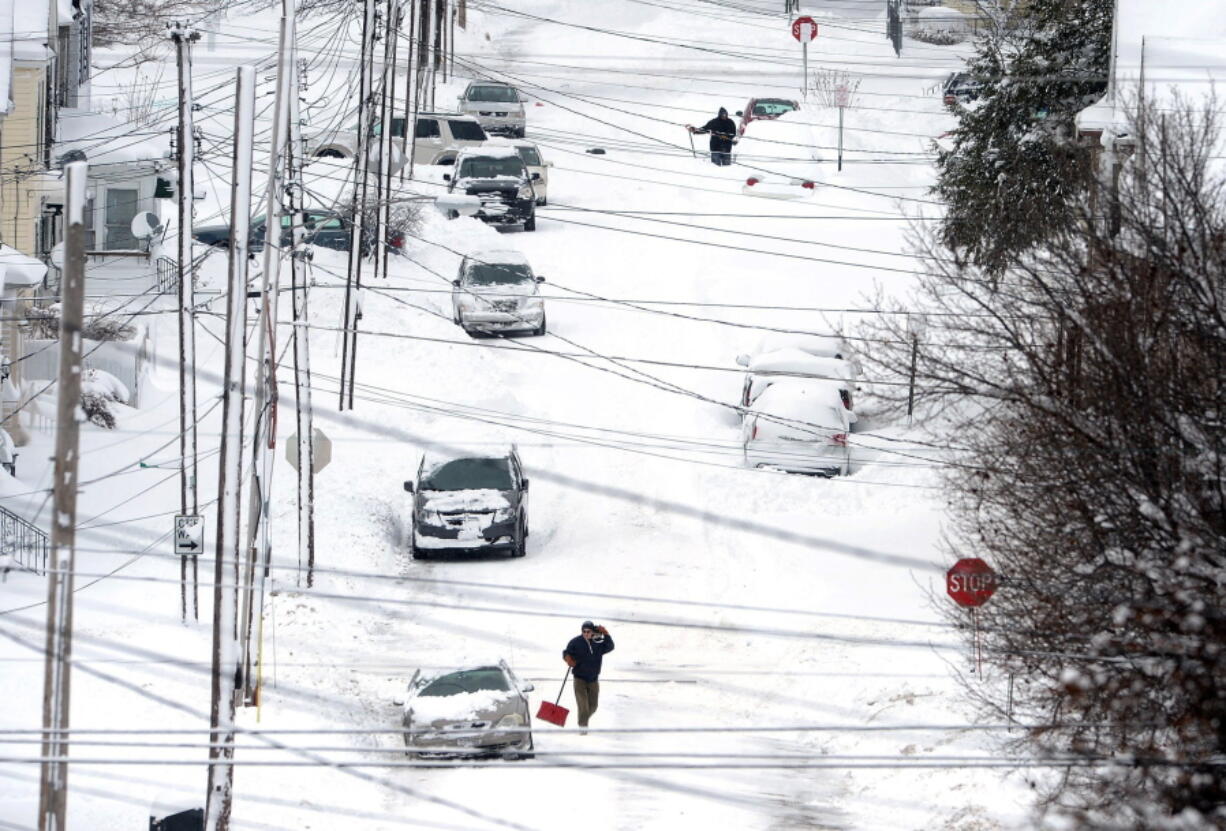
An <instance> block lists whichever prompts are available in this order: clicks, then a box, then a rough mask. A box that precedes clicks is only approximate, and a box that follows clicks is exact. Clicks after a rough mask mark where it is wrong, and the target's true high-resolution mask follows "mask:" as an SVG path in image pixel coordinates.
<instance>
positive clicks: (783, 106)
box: [736, 98, 800, 135]
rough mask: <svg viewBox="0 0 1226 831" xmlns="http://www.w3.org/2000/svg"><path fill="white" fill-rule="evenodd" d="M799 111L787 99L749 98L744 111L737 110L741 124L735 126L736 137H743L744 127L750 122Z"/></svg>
mask: <svg viewBox="0 0 1226 831" xmlns="http://www.w3.org/2000/svg"><path fill="white" fill-rule="evenodd" d="M799 109H800V104H798V103H797V102H795V101H792V100H789V99H787V98H750V99H749V103H748V104H746V105H745V109H743V110H737V112H736V114H737V117H738V118H740V119H741V123H740V124H739V125H738V126H737V135H744V133H745V127H746V125H748V124H749V122H751V121H758V120H761V119H772V118H778V117H779V116H781V115H783V114H784V113H790V112H794V111H796V110H799Z"/></svg>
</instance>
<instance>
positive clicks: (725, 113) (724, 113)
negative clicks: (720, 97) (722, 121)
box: [719, 107, 728, 118]
mask: <svg viewBox="0 0 1226 831" xmlns="http://www.w3.org/2000/svg"><path fill="white" fill-rule="evenodd" d="M719 115H720V118H727V117H728V111H727V110H726V109H724V108H723V107H720V108H719Z"/></svg>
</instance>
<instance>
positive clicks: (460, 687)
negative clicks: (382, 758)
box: [401, 659, 535, 760]
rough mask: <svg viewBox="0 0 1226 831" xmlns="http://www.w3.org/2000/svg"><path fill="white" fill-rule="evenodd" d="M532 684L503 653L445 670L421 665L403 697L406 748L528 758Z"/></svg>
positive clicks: (438, 754) (413, 753)
mask: <svg viewBox="0 0 1226 831" xmlns="http://www.w3.org/2000/svg"><path fill="white" fill-rule="evenodd" d="M533 689H534V688H533V685H532V684H530V683H528V682H525V681H523V680H522V679H520V678H519V676H517V675H516V674H515V672H514V671H513V670H512V669H511V667H510V666H509V665H508V664H507V662H506V661H504V660H502V659H499V660H498V661H496V662H491V663H485V664H474V665H471V666H467V667H463V668H459V669H453V670H449V671H447V670H443V671H428V672H423V671H422V670H420V669H419V670H417V671H416V672H414V673H413V678H412V680H411V681H410V682H409V689H408V694H407V696H406V697H405V700H404V715H403V717H402V719H401V724H402V726H403V727H404V744H405V748H406V751H407V753H408V754H409V756H410V757H411V758H417V759H420V758H424V757H431V758H482V757H489V756H500V757H502V758H504V759H510V760H517V759H531V758H533V756H534V755H535V753H534V752H533V751H534V747H533V742H532V716H531V709H530V707H529V706H528V693H530V692H532V690H533Z"/></svg>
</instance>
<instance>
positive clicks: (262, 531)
mask: <svg viewBox="0 0 1226 831" xmlns="http://www.w3.org/2000/svg"><path fill="white" fill-rule="evenodd" d="M293 43H294V0H281V36H280V42H279V44H278V48H277V81H276V83H277V88H276V98H275V99H274V100H273V120H272V136H271V139H270V141H271V144H270V148H269V151H268V187H267V188H266V201H265V205H264V228H265V231H264V261H263V262H264V269H263V275H262V280H261V284H260V319H259V322H258V323H257V324H256V328H257V329H258V331H257V333H256V342H257V346H256V354H257V355H258V356H259V363H258V364H257V369H256V376H255V412H254V413H253V417H252V424H253V426H252V440H251V485H250V487H249V488H248V491H247V492H248V494H249V495H250V496H249V501H248V503H247V546H246V552H247V555H246V560H245V562H244V564H243V579H242V594H241V596H240V598H239V600H240V603H241V608H240V612H239V618H238V627H239V631H238V643H239V650H240V661H239V669H240V672H241V673H242V688H241V689H240V690H237V691H236V692H235V694H236V695H237V696H238V702H237V703H238V704H239V705H244V704H246V705H254V704H255V703H256V700H255V694H256V690H255V686H256V684H255V678H254V677H253V674H252V672H251V655H252V649H251V632H252V629H253V627H254V621H255V619H256V617H257V613H256V609H257V607H258V608H259V609H260V610H262V609H263V601H264V575H265V574H266V573H267V569H268V558H269V556H270V552H271V548H270V545H269V538H268V506H269V502H270V500H271V497H272V466H273V453H272V451H273V450H274V449H275V448H276V444H277V299H278V297H279V296H280V290H279V289H280V276H281V214H282V212H283V211H282V205H281V194H282V188H283V186H284V182H283V179H282V175H281V173H282V171H281V164H282V162H283V161H284V149H285V137H286V134H287V133H286V122H287V121H288V120H289V118H288V116H289V99H290V96H291V95H292V92H291V91H290V86H291V84H292V82H293V77H294V72H295V69H294V62H293V57H292V47H293Z"/></svg>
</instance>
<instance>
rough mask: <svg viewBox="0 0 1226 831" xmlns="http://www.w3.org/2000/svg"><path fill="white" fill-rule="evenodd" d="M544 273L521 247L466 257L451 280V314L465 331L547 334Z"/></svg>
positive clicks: (470, 332) (469, 332)
mask: <svg viewBox="0 0 1226 831" xmlns="http://www.w3.org/2000/svg"><path fill="white" fill-rule="evenodd" d="M543 282H545V278H544V277H540V276H538V275H536V274H533V273H532V266H530V265H529V264H528V260H527V259H525V258H524V255H523V254H520V253H519V252H518V251H486V252H483V253H482V254H481V255H480V256H479V257H478V256H469V257H465V258H464V259H463V260H462V261H461V262H460V271H459V274H458V275H457V276H456V278H455V279H454V280H452V281H451V285H452V289H451V316H452V320H454V321H455V322H456V324H457V325H458V326H460V327H461V328H462V329H463V330H464V331H465V332H467V333H468V334H470V335H471V334H472V333H473V332H516V331H519V332H525V331H526V332H531V333H532V334H534V335H543V334H545V329H546V326H547V323H546V320H545V301H544V300H542V299H541V292H540V288H539V287H540V284H541V283H543Z"/></svg>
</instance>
